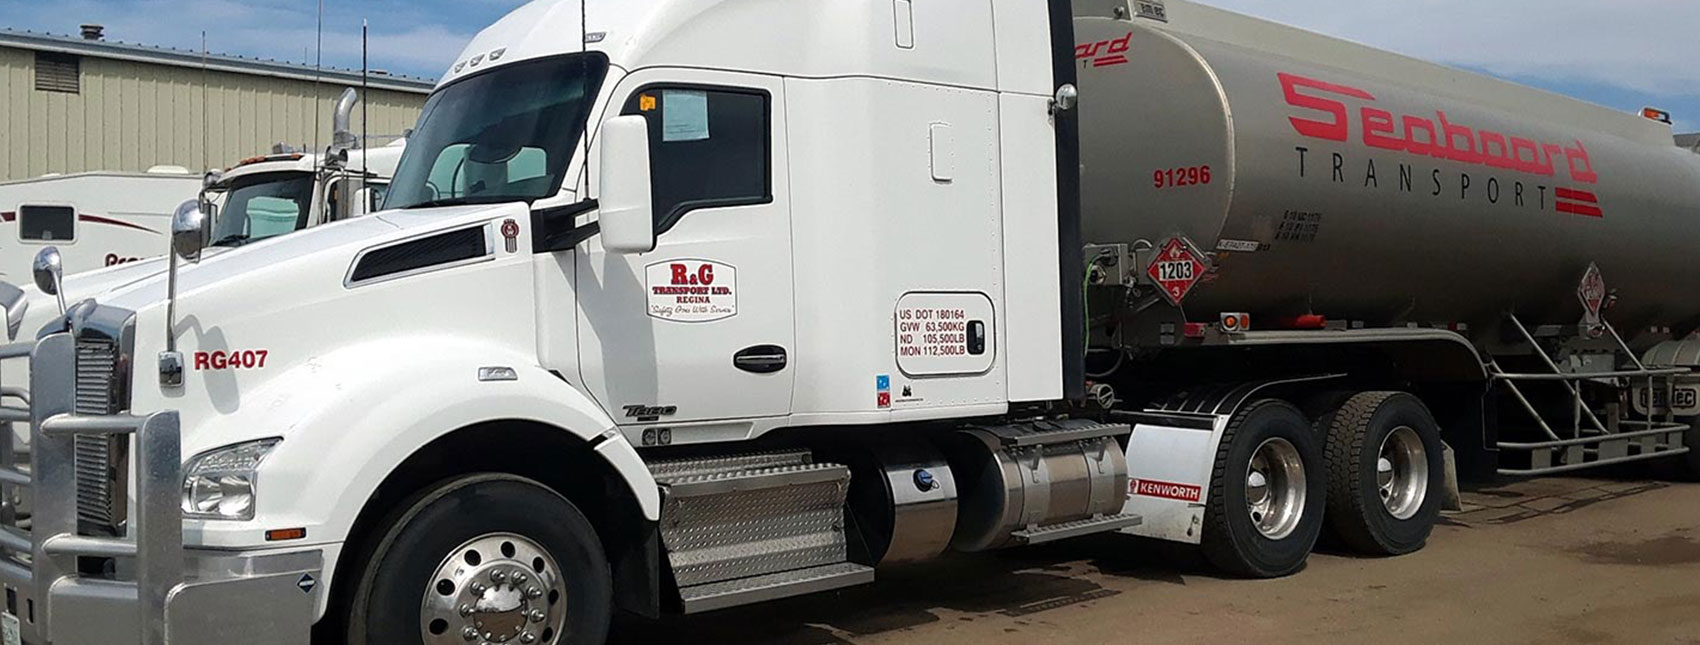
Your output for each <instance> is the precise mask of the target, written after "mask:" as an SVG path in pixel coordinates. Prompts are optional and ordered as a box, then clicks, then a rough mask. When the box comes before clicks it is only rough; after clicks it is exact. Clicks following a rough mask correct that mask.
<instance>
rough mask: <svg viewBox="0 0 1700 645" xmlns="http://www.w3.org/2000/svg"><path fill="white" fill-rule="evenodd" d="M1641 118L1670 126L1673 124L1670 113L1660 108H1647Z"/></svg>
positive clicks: (1642, 112)
mask: <svg viewBox="0 0 1700 645" xmlns="http://www.w3.org/2000/svg"><path fill="white" fill-rule="evenodd" d="M1641 116H1644V117H1647V118H1649V119H1652V120H1654V121H1658V122H1659V123H1663V124H1665V125H1670V123H1671V118H1670V113H1669V112H1666V111H1664V110H1661V109H1658V108H1645V109H1643V110H1641Z"/></svg>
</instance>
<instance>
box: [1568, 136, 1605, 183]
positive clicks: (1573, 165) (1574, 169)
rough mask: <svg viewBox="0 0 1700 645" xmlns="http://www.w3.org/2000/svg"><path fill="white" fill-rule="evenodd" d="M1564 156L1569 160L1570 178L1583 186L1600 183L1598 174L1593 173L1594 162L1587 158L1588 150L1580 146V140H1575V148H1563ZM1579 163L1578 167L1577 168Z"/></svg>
mask: <svg viewBox="0 0 1700 645" xmlns="http://www.w3.org/2000/svg"><path fill="white" fill-rule="evenodd" d="M1564 156H1565V157H1567V158H1569V159H1570V176H1571V177H1572V178H1574V179H1575V180H1576V181H1579V182H1582V183H1584V184H1597V183H1600V175H1599V173H1596V172H1594V161H1593V159H1592V158H1591V157H1589V156H1588V149H1587V148H1586V147H1584V146H1583V145H1582V140H1581V139H1577V140H1576V147H1574V148H1565V149H1564ZM1578 163H1580V164H1581V165H1580V167H1578V165H1577V164H1578Z"/></svg>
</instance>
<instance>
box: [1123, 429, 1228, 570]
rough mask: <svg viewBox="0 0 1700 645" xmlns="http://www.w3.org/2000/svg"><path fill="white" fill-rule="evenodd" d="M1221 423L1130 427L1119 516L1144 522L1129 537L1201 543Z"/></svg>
mask: <svg viewBox="0 0 1700 645" xmlns="http://www.w3.org/2000/svg"><path fill="white" fill-rule="evenodd" d="M1227 422H1228V419H1227V417H1216V416H1215V415H1209V416H1197V417H1186V418H1175V419H1168V420H1159V419H1152V422H1149V423H1145V422H1142V423H1136V424H1135V425H1134V428H1133V434H1132V435H1131V436H1130V437H1129V439H1128V445H1127V466H1128V476H1129V480H1128V497H1127V505H1126V506H1125V507H1124V508H1123V509H1122V513H1123V514H1132V515H1138V516H1140V517H1141V518H1143V519H1144V522H1143V523H1142V524H1140V525H1139V526H1134V527H1129V528H1127V529H1123V530H1122V532H1123V533H1126V534H1129V535H1138V536H1142V537H1150V538H1156V539H1159V540H1167V541H1171V542H1185V543H1188V544H1198V543H1199V542H1200V541H1201V540H1202V539H1203V525H1204V505H1205V503H1206V502H1207V501H1209V500H1207V499H1206V498H1205V496H1206V495H1208V494H1209V490H1210V473H1211V470H1212V468H1213V467H1214V466H1215V458H1216V443H1217V441H1218V438H1219V437H1220V436H1221V434H1222V431H1223V429H1225V428H1226V427H1227Z"/></svg>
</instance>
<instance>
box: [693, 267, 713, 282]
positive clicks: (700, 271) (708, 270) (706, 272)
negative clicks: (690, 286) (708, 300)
mask: <svg viewBox="0 0 1700 645" xmlns="http://www.w3.org/2000/svg"><path fill="white" fill-rule="evenodd" d="M696 284H700V285H705V286H706V285H711V284H714V265H712V264H704V265H702V266H699V267H697V281H696Z"/></svg>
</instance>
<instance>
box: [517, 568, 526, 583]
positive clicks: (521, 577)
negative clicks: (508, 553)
mask: <svg viewBox="0 0 1700 645" xmlns="http://www.w3.org/2000/svg"><path fill="white" fill-rule="evenodd" d="M525 580H526V578H525V572H524V571H518V572H515V573H514V584H516V585H523V584H525Z"/></svg>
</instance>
